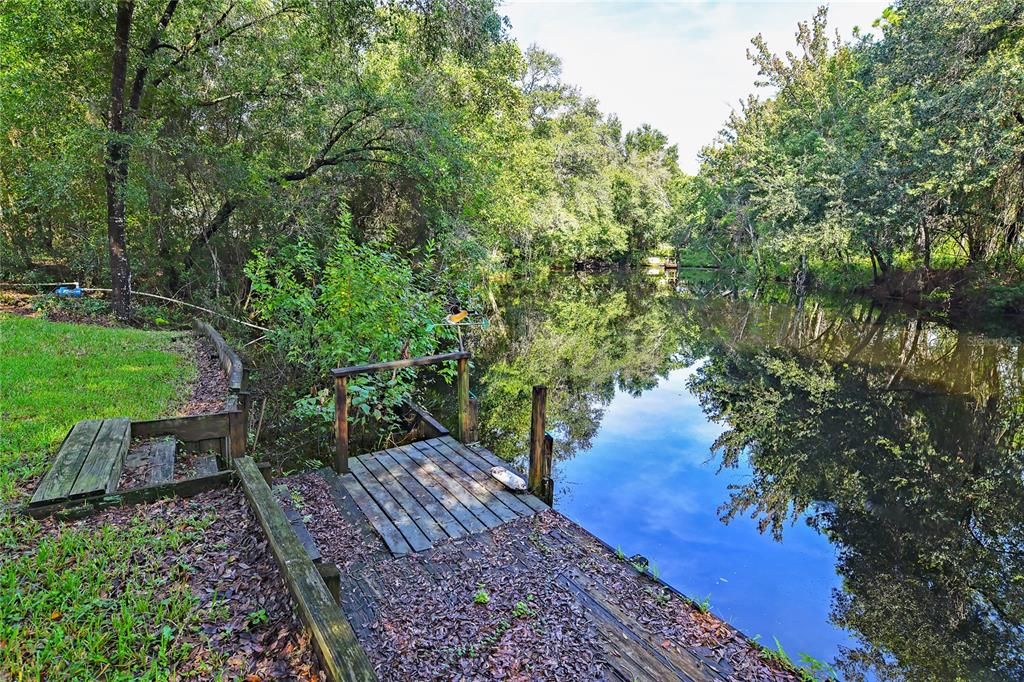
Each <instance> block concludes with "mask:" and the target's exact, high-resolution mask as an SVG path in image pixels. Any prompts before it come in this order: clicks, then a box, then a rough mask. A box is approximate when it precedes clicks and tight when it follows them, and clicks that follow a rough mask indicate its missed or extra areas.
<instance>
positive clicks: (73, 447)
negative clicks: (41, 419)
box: [29, 419, 103, 507]
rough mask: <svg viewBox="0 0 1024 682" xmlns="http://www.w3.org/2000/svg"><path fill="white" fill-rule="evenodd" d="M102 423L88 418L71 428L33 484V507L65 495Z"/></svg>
mask: <svg viewBox="0 0 1024 682" xmlns="http://www.w3.org/2000/svg"><path fill="white" fill-rule="evenodd" d="M102 423H103V422H102V420H99V419H88V420H86V421H81V422H78V423H77V424H75V425H74V426H73V427H72V428H71V431H70V432H69V433H68V435H67V437H66V438H65V439H64V443H63V444H62V445H61V446H60V450H59V451H58V452H57V457H56V458H55V459H54V462H53V466H51V467H50V470H49V471H47V472H46V475H45V476H43V480H42V481H40V482H39V485H38V486H37V487H36V490H35V493H34V494H33V495H32V500H31V502H29V506H31V507H36V506H39V505H43V504H50V503H52V502H57V501H59V500H64V499H67V497H68V496H69V495H70V494H71V488H72V487H73V486H74V485H75V479H76V478H78V473H79V472H80V471H81V470H82V464H83V462H85V458H86V455H88V454H89V449H90V448H91V447H92V444H93V441H95V440H96V434H97V433H99V430H100V425H102Z"/></svg>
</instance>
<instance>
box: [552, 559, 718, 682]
mask: <svg viewBox="0 0 1024 682" xmlns="http://www.w3.org/2000/svg"><path fill="white" fill-rule="evenodd" d="M565 577H566V578H567V579H568V581H569V583H570V584H571V589H572V590H573V591H577V590H579V591H582V592H585V593H586V595H587V598H588V599H590V600H593V606H594V607H596V608H597V609H600V610H601V611H602V612H603V614H602V615H603V616H604V617H610V618H611V619H612V620H613V621H615V622H616V623H617V624H618V625H619V629H620V630H626V631H627V632H628V635H629V638H630V639H632V640H634V642H636V643H638V644H639V645H640V648H643V649H645V650H646V651H647V652H654V653H656V658H657V660H658V661H659V662H664V663H667V664H668V665H669V666H670V667H671V668H674V669H675V670H677V671H680V672H682V673H683V674H684V675H686V676H688V677H690V678H693V679H695V680H724V679H725V678H726V677H727V676H728V672H727V671H726V670H724V669H722V670H719V669H718V666H720V665H721V664H720V663H717V662H712V661H705V660H704V659H702V658H700V657H699V656H697V655H696V654H695V653H694V652H692V651H689V650H687V649H681V648H679V647H676V646H671V645H670V646H665V645H664V644H665V639H664V638H660V637H656V636H655V635H654V634H653V633H651V632H650V631H649V630H647V629H646V628H644V627H643V626H642V624H640V623H639V622H638V621H637V620H636V618H635V616H634V615H633V614H632V613H630V612H628V611H627V610H626V609H624V608H622V607H621V606H619V605H618V604H617V603H616V601H615V594H614V588H610V587H609V586H608V585H605V584H604V583H602V582H601V581H600V580H599V579H598V578H597V577H596V576H593V575H588V574H587V573H584V572H583V571H581V570H579V569H578V568H574V569H570V570H569V571H568V572H567V573H566V575H565Z"/></svg>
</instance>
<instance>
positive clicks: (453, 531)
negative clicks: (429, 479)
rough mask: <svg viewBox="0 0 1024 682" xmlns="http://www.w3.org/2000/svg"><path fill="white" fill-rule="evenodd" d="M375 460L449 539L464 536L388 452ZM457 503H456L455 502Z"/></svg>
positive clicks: (458, 525)
mask: <svg viewBox="0 0 1024 682" xmlns="http://www.w3.org/2000/svg"><path fill="white" fill-rule="evenodd" d="M375 459H376V460H377V461H378V462H379V463H380V465H381V466H383V467H384V468H385V469H387V470H388V472H389V473H390V474H391V475H392V476H394V477H395V478H396V479H397V480H398V482H399V483H401V484H402V487H404V488H405V489H406V490H407V491H409V494H410V495H412V496H413V497H415V498H416V500H417V501H418V502H419V503H420V504H421V505H423V508H424V509H426V510H427V512H428V513H429V514H430V515H431V516H432V517H433V519H434V520H435V521H437V523H438V524H439V525H440V526H441V528H443V529H444V530H445V532H446V533H447V534H448V536H449V537H453V538H460V537H462V536H464V535H465V534H466V532H467V531H466V528H465V527H464V526H463V525H462V524H461V523H459V522H458V520H457V519H456V518H455V517H454V516H452V513H451V512H450V511H448V509H446V508H445V506H444V505H443V504H441V502H440V501H438V500H437V498H435V497H434V496H433V495H431V494H430V491H429V490H427V489H426V488H424V487H423V485H422V484H421V483H420V482H419V481H417V480H416V478H415V477H413V476H412V474H410V473H409V472H408V471H406V470H405V468H404V467H403V466H402V465H401V464H399V463H398V462H397V461H395V458H394V457H392V455H391V452H390V451H387V452H383V453H381V454H380V455H377V457H376V458H375ZM457 503H458V501H456V504H457ZM466 513H467V514H468V513H469V512H468V511H467V512H466ZM480 528H481V529H483V526H482V525H481V526H480Z"/></svg>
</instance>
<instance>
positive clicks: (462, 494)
mask: <svg viewBox="0 0 1024 682" xmlns="http://www.w3.org/2000/svg"><path fill="white" fill-rule="evenodd" d="M403 452H404V453H405V454H406V455H407V456H408V457H409V459H411V460H412V461H413V462H415V463H416V464H417V465H419V470H420V471H421V472H424V473H426V474H429V475H430V476H432V477H433V479H434V480H435V481H437V482H438V483H440V484H441V485H442V486H444V487H445V489H447V490H448V492H450V493H451V494H452V495H454V496H455V498H456V499H457V500H458V501H459V502H461V503H462V505H463V506H465V507H466V509H468V510H469V511H471V512H473V516H475V517H476V518H478V519H480V521H481V522H482V523H483V524H484V525H485V526H487V527H488V528H497V527H498V526H500V525H501V524H502V523H504V522H503V521H502V520H501V518H500V517H499V516H498V515H497V514H495V513H494V512H493V511H491V510H490V509H488V508H487V506H486V505H485V504H483V503H482V502H480V500H478V499H477V498H476V497H474V496H473V494H472V493H470V492H469V491H468V490H466V489H465V488H463V487H462V485H461V484H460V483H459V482H458V481H457V480H455V479H454V478H452V477H451V476H449V475H448V474H447V473H445V471H444V470H443V469H441V467H439V466H437V464H435V463H434V461H433V459H431V458H430V457H428V456H427V455H425V454H423V453H422V452H420V451H419V450H417V449H416V448H415V447H407V448H403Z"/></svg>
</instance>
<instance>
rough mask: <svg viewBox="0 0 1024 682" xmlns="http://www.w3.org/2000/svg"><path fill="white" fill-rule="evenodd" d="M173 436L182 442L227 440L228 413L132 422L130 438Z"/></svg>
mask: <svg viewBox="0 0 1024 682" xmlns="http://www.w3.org/2000/svg"><path fill="white" fill-rule="evenodd" d="M167 435H170V436H174V437H175V438H177V439H178V440H183V441H201V440H204V439H208V438H227V436H228V413H227V412H219V413H217V414H203V415H197V416H194V417H172V418H170V419H150V420H147V421H137V422H132V438H149V437H151V436H167Z"/></svg>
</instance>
